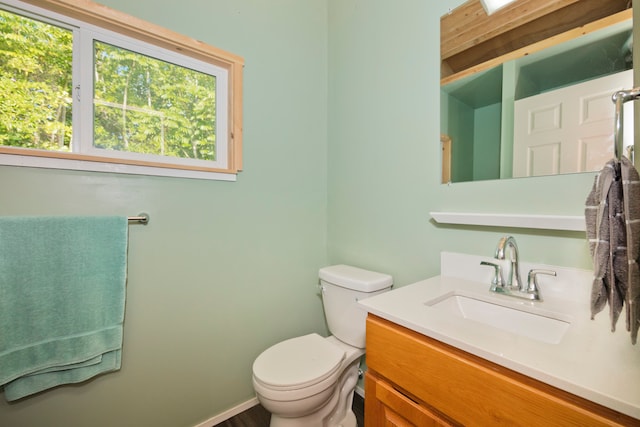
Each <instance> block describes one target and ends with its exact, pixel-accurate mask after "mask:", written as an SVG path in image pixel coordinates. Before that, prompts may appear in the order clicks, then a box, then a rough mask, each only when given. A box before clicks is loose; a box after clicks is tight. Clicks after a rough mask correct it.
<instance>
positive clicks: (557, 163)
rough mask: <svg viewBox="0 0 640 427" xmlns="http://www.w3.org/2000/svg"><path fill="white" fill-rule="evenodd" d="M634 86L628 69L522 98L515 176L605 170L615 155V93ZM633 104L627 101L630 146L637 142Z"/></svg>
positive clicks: (518, 110)
mask: <svg viewBox="0 0 640 427" xmlns="http://www.w3.org/2000/svg"><path fill="white" fill-rule="evenodd" d="M632 86H633V70H628V71H624V72H621V73H617V74H613V75H610V76H606V77H601V78H598V79H594V80H590V81H587V82H584V83H579V84H575V85H572V86H568V87H565V88H561V89H557V90H554V91H550V92H546V93H542V94H540V95H535V96H532V97H529V98H524V99H520V100H518V101H516V102H515V107H514V146H513V176H514V177H522V176H540V175H554V174H559V173H572V172H586V171H597V170H600V169H602V166H603V165H604V164H605V163H606V162H607V161H608V160H610V159H611V158H612V157H613V154H614V151H613V150H614V143H613V129H614V123H613V121H614V113H615V104H614V103H613V101H612V100H611V95H613V93H614V92H616V91H618V90H621V89H627V88H630V87H632ZM632 108H633V103H631V102H629V103H627V104H625V113H624V128H625V129H624V130H625V131H624V139H625V142H624V145H625V147H626V146H627V145H632V144H633V111H629V110H632ZM625 152H626V151H625ZM621 154H622V153H621Z"/></svg>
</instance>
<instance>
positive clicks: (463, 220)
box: [430, 212, 586, 231]
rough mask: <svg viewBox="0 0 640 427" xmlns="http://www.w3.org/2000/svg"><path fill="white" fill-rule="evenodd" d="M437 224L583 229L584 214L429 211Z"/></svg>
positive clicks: (584, 228) (584, 227)
mask: <svg viewBox="0 0 640 427" xmlns="http://www.w3.org/2000/svg"><path fill="white" fill-rule="evenodd" d="M430 214H431V217H432V218H433V219H434V220H435V221H436V222H437V223H439V224H462V225H484V226H491V227H517V228H537V229H544V230H568V231H585V230H586V226H585V221H584V216H566V215H525V214H494V213H468V212H465V213H462V212H430Z"/></svg>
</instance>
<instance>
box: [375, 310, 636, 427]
mask: <svg viewBox="0 0 640 427" xmlns="http://www.w3.org/2000/svg"><path fill="white" fill-rule="evenodd" d="M367 366H368V368H369V369H371V370H373V371H374V372H376V373H378V374H380V375H381V376H382V377H385V378H386V379H388V380H389V381H391V382H392V383H394V384H396V385H397V386H399V387H400V388H401V389H404V390H408V391H409V392H410V393H411V394H412V395H413V396H415V397H417V398H418V399H420V400H421V401H423V402H426V403H428V406H431V407H434V408H436V409H437V410H438V411H440V412H442V413H443V414H445V415H446V416H448V417H450V418H451V419H453V420H456V421H457V422H460V423H461V424H464V425H466V426H487V425H492V426H493V425H505V426H506V425H508V426H545V427H547V426H554V425H556V426H586V425H588V426H601V425H602V426H605V425H609V426H610V425H638V423H639V422H640V421H638V420H634V419H632V418H630V417H627V416H625V415H623V414H620V413H618V412H615V411H611V410H609V409H607V408H604V407H602V406H600V405H596V404H594V403H592V402H589V401H587V400H585V399H582V398H579V397H577V396H574V395H572V394H570V393H566V392H564V391H561V390H558V389H556V388H554V387H551V386H549V385H547V384H544V383H542V382H539V381H537V380H534V379H531V378H529V377H526V376H524V375H521V374H519V373H517V372H514V371H511V370H509V369H506V368H504V367H502V366H499V365H496V364H494V363H491V362H489V361H486V360H484V359H481V358H479V357H476V356H474V355H471V354H468V353H466V352H464V351H462V350H459V349H457V348H454V347H451V346H449V345H446V344H443V343H441V342H439V341H436V340H434V339H431V338H429V337H426V336H423V335H421V334H418V333H416V332H414V331H411V330H408V329H406V328H403V327H401V326H398V325H395V324H393V323H391V322H388V321H386V320H384V319H380V318H378V317H376V316H373V315H369V317H368V319H367ZM630 423H631V424H630Z"/></svg>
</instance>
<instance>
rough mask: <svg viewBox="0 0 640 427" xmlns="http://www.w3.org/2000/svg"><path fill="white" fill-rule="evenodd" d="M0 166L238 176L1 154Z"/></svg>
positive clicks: (229, 178)
mask: <svg viewBox="0 0 640 427" xmlns="http://www.w3.org/2000/svg"><path fill="white" fill-rule="evenodd" d="M0 165H5V166H22V167H34V168H45V169H66V170H78V171H90V172H106V173H119V174H132V175H148V176H168V177H174V178H191V179H207V180H216V181H236V176H237V174H235V173H221V172H210V171H201V170H192V169H174V168H167V167H154V166H142V165H129V164H120V163H109V162H98V161H88V160H76V159H73V160H72V159H64V158H48V157H35V156H23V155H14V154H0Z"/></svg>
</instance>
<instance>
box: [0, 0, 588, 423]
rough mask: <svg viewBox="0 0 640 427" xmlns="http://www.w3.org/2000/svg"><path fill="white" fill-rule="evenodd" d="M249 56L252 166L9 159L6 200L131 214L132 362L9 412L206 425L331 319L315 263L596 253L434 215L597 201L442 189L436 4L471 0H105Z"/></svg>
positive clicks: (418, 262) (556, 191)
mask: <svg viewBox="0 0 640 427" xmlns="http://www.w3.org/2000/svg"><path fill="white" fill-rule="evenodd" d="M103 2H104V3H105V4H107V5H110V6H112V7H114V8H117V9H120V10H123V11H125V12H127V13H130V14H133V15H136V16H139V17H141V18H143V19H146V20H148V21H152V22H155V23H157V24H160V25H164V26H166V27H168V28H171V29H173V30H176V31H178V32H181V33H184V34H187V35H189V36H192V37H194V38H197V39H200V40H203V41H205V42H208V43H210V44H213V45H216V46H219V47H221V48H223V49H226V50H229V51H232V52H234V53H237V54H239V55H242V56H243V57H244V58H245V61H246V66H245V72H244V76H245V87H244V89H245V90H244V94H245V95H244V131H245V134H244V158H245V171H244V172H242V173H241V174H240V175H239V177H238V182H236V183H227V182H208V181H196V180H186V179H171V178H154V177H140V176H126V175H111V174H99V173H82V172H68V171H53V170H38V169H24V168H18V167H0V179H1V180H2V182H3V183H4V185H2V186H1V187H0V200H1V201H2V203H0V215H27V214H56V215H57V214H122V215H133V214H137V213H138V212H140V211H146V212H149V213H150V214H151V223H150V224H149V225H148V226H146V227H145V226H138V225H136V226H133V225H132V226H131V228H130V230H131V235H130V249H129V282H128V295H127V312H126V326H125V343H124V344H125V347H124V353H123V368H122V370H121V371H120V372H118V373H113V374H108V375H104V376H102V377H100V378H97V379H95V380H93V381H90V382H88V383H86V384H83V385H80V386H65V387H60V388H58V389H55V390H52V391H49V392H46V393H42V394H40V395H38V396H35V397H32V398H27V399H24V400H23V401H20V402H16V403H13V404H8V403H6V402H4V401H3V400H2V399H0V425H3V426H5V425H6V426H12V427H27V426H35V425H42V426H51V427H58V426H59V427H62V426H64V427H69V426H87V425H91V426H94V427H102V426H104V427H107V426H130V425H131V426H132V425H135V426H151V425H153V426H154V427H165V426H166V427H177V426H180V427H181V426H184V427H190V426H194V425H196V424H197V423H198V422H201V421H203V420H205V419H208V418H210V417H212V416H214V415H216V414H219V413H221V412H223V411H225V410H227V409H229V408H231V407H233V406H235V405H237V404H239V403H242V402H245V401H247V400H249V399H250V398H252V397H253V390H252V386H251V364H252V362H253V360H254V358H255V357H256V356H257V355H258V354H259V353H260V352H261V351H262V350H263V349H264V348H266V347H267V346H269V345H271V344H273V343H275V342H277V341H279V340H281V339H284V338H287V337H292V336H295V335H299V334H303V333H308V332H312V331H317V332H320V333H326V329H325V328H326V327H325V323H324V318H323V315H322V310H321V303H320V299H319V297H318V295H317V290H316V283H317V270H318V268H319V267H321V266H323V265H326V264H327V263H350V264H353V265H356V266H360V267H363V268H370V269H375V270H378V271H382V272H385V273H390V274H392V275H393V276H394V278H395V284H396V286H404V285H406V284H409V283H412V282H413V281H416V280H419V279H423V278H425V277H428V276H432V275H435V274H437V273H438V271H439V254H440V252H441V251H458V252H464V253H470V254H479V255H491V254H492V253H493V251H494V248H495V244H496V243H497V241H498V239H499V237H500V236H502V235H503V234H504V233H511V234H513V235H514V236H516V238H517V240H518V243H519V246H520V253H521V256H522V258H523V259H524V260H527V261H534V262H545V263H551V264H561V265H568V266H577V267H589V265H590V263H589V256H588V248H587V244H586V241H585V238H584V235H583V233H572V232H543V231H531V230H523V229H501V228H494V227H467V226H442V225H437V224H435V223H434V222H433V221H432V220H431V219H430V216H429V212H430V211H438V210H441V211H477V212H496V211H498V212H503V213H537V214H566V215H582V212H583V203H584V199H585V198H586V195H587V193H588V191H589V190H590V187H591V183H592V180H593V176H592V175H590V174H586V175H570V176H562V177H545V178H530V179H521V180H502V181H483V182H469V183H460V184H453V185H441V184H440V183H439V180H440V165H439V162H440V148H439V133H440V130H439V123H440V115H439V106H440V102H439V16H440V15H442V14H444V13H446V12H447V11H448V9H449V8H453V7H455V6H457V5H458V4H459V3H461V2H462V1H461V0H447V1H443V2H439V3H437V4H436V2H427V1H424V0H400V1H394V2H389V1H388V0H366V1H362V0H306V1H298V0H270V1H268V2H265V1H261V0H233V1H231V0H226V1H216V2H211V1H206V0H182V1H180V2H173V1H166V0H165V1H160V2H158V1H154V0H137V1H129V0H104V1H103Z"/></svg>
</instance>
